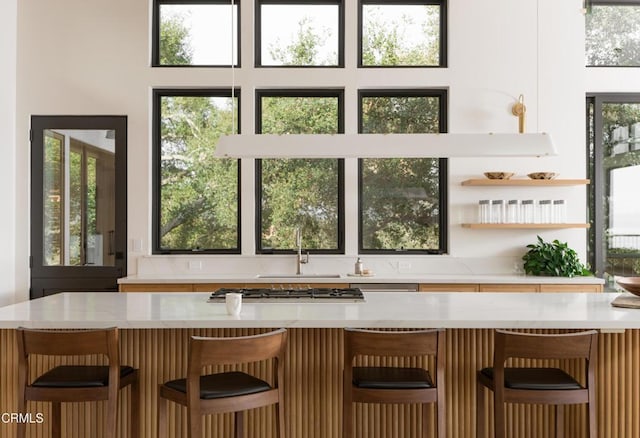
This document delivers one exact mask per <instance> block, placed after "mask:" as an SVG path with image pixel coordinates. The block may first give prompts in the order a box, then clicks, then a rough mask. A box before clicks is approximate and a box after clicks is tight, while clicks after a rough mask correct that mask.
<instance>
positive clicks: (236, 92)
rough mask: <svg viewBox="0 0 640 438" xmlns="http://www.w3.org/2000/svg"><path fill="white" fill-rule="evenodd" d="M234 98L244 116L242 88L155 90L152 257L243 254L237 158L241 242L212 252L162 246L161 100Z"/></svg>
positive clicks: (238, 228)
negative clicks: (159, 255)
mask: <svg viewBox="0 0 640 438" xmlns="http://www.w3.org/2000/svg"><path fill="white" fill-rule="evenodd" d="M232 94H233V97H234V98H235V99H236V108H237V113H238V114H240V108H241V99H240V89H239V88H234V89H233V93H232V91H231V88H189V89H184V88H154V89H153V100H152V101H153V121H152V130H153V131H152V153H151V165H152V172H151V173H152V182H151V184H152V186H151V187H152V200H151V208H152V217H151V223H152V225H151V234H152V239H151V241H152V249H151V254H154V255H156V254H241V252H242V227H241V223H242V191H241V181H242V175H241V167H242V166H241V160H240V159H237V166H238V182H237V183H238V200H237V202H238V210H237V211H238V214H237V230H238V233H237V242H236V247H235V248H229V249H224V248H217V249H216V248H209V249H200V248H192V249H166V248H162V247H161V246H160V241H161V236H160V216H161V211H160V209H161V199H162V188H161V186H160V176H161V175H160V173H161V166H162V158H161V149H162V143H161V140H162V139H161V132H160V131H161V123H160V119H161V116H162V114H161V111H160V110H161V107H162V106H161V99H162V98H163V97H173V96H179V97H182V96H186V97H189V96H192V97H232ZM236 123H237V133H238V134H239V133H240V132H241V127H240V117H238V118H237V119H236Z"/></svg>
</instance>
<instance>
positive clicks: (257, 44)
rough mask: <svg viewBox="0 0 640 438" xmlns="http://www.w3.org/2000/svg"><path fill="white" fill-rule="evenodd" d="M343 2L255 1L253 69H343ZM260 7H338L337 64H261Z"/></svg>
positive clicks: (302, 0)
mask: <svg viewBox="0 0 640 438" xmlns="http://www.w3.org/2000/svg"><path fill="white" fill-rule="evenodd" d="M344 1H345V0H255V9H254V11H255V12H254V14H255V25H254V40H253V41H254V67H255V68H344V57H345V55H344V52H345V38H344V32H345V18H344ZM262 5H337V6H338V33H339V34H338V64H337V65H263V64H262V10H261V8H260V6H262Z"/></svg>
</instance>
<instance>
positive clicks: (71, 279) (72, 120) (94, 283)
mask: <svg viewBox="0 0 640 438" xmlns="http://www.w3.org/2000/svg"><path fill="white" fill-rule="evenodd" d="M50 129H87V130H91V129H100V130H103V129H104V130H114V131H115V152H116V153H115V178H116V180H115V196H116V199H115V210H116V211H115V230H116V231H115V236H114V242H113V244H114V249H115V266H45V265H44V263H43V255H44V245H43V239H42V236H43V220H42V218H43V214H44V212H43V196H44V193H43V180H44V178H43V165H44V162H43V161H44V160H43V147H44V135H43V133H44V131H45V130H50ZM30 138H31V215H30V217H31V224H30V229H31V248H30V251H31V254H30V258H29V266H30V268H31V275H30V277H31V285H30V292H29V295H30V298H31V299H34V298H40V297H43V296H46V295H51V294H54V293H57V292H62V291H69V292H73V291H117V288H118V285H117V279H118V278H120V277H123V276H125V275H126V274H127V116H42V115H33V116H31V130H30Z"/></svg>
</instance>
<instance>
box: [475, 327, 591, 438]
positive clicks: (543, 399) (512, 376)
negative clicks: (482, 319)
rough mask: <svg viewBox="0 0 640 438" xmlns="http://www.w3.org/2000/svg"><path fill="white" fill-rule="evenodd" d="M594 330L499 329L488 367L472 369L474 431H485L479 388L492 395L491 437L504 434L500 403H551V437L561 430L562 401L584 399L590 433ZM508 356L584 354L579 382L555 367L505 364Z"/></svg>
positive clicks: (499, 437)
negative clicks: (553, 420)
mask: <svg viewBox="0 0 640 438" xmlns="http://www.w3.org/2000/svg"><path fill="white" fill-rule="evenodd" d="M597 350H598V332H597V331H596V330H588V331H582V332H577V333H566V334H530V333H516V332H509V331H504V330H496V332H495V352H494V361H493V367H491V368H484V369H482V370H481V371H479V372H478V380H477V381H478V387H477V394H476V401H477V418H476V428H477V436H478V437H481V436H483V435H482V434H483V433H484V430H485V424H484V418H485V412H484V410H485V407H484V396H483V391H482V389H483V388H489V389H490V390H491V391H493V394H494V404H495V406H494V421H495V425H494V428H495V436H496V438H504V437H505V436H506V435H505V434H506V432H505V423H504V422H505V403H530V404H550V405H556V437H558V438H560V437H562V436H563V433H564V424H563V417H564V415H563V414H564V412H563V406H562V405H567V404H579V403H587V416H588V433H589V435H588V436H589V437H591V438H594V437H595V436H596V433H597V428H596V386H595V364H596V353H597ZM509 358H524V359H584V360H585V376H586V378H585V382H584V383H583V384H581V383H580V382H579V381H578V380H576V379H575V378H574V377H573V376H571V375H569V374H567V373H566V372H565V371H564V370H562V369H559V368H551V367H549V368H506V367H505V362H506V361H507V359H509Z"/></svg>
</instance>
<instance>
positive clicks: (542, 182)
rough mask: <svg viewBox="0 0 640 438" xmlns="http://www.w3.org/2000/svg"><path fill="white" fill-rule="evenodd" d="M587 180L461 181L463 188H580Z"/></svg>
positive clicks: (486, 179) (587, 182)
mask: <svg viewBox="0 0 640 438" xmlns="http://www.w3.org/2000/svg"><path fill="white" fill-rule="evenodd" d="M590 182H591V181H590V180H588V179H524V178H519V179H489V178H481V179H467V180H465V181H462V185H463V186H533V187H539V186H543V187H549V186H580V185H586V184H589V183H590Z"/></svg>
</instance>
